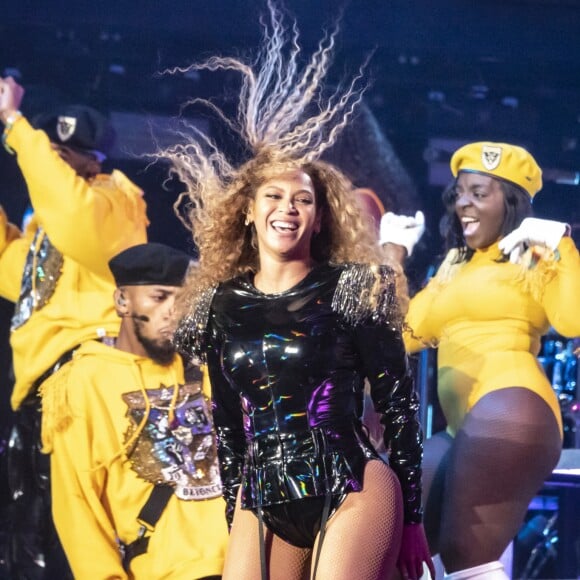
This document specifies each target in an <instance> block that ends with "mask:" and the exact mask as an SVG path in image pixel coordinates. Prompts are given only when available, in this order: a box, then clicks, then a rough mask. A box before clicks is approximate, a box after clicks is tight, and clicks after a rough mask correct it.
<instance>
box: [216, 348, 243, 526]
mask: <svg viewBox="0 0 580 580" xmlns="http://www.w3.org/2000/svg"><path fill="white" fill-rule="evenodd" d="M207 367H208V371H209V380H210V383H211V393H212V413H213V421H214V425H215V428H216V433H217V446H218V458H219V465H220V476H221V479H222V485H223V495H224V499H225V501H226V519H227V522H228V527H230V528H231V526H232V521H233V518H234V510H235V507H236V498H237V495H238V490H239V488H240V484H241V481H242V466H243V464H244V454H245V449H246V441H245V437H244V429H243V422H242V409H241V405H240V398H239V396H238V394H237V393H235V391H234V390H233V389H232V388H231V386H230V384H229V382H228V381H227V379H226V378H225V377H224V375H223V373H222V371H221V364H220V360H219V349H216V348H213V347H212V348H209V349H208V352H207Z"/></svg>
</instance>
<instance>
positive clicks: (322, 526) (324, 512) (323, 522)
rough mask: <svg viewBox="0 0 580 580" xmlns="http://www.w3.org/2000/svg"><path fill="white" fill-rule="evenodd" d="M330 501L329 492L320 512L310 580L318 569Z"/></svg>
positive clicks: (314, 576) (330, 495)
mask: <svg viewBox="0 0 580 580" xmlns="http://www.w3.org/2000/svg"><path fill="white" fill-rule="evenodd" d="M331 500H332V494H331V493H330V492H329V493H327V494H326V497H325V498H324V508H323V510H322V519H321V520H320V532H319V534H318V548H317V549H316V559H315V560H314V570H313V571H312V579H313V580H314V579H315V578H316V569H317V568H318V560H319V558H320V551H321V550H322V542H323V541H324V536H325V535H326V523H327V522H328V516H329V514H330V502H331Z"/></svg>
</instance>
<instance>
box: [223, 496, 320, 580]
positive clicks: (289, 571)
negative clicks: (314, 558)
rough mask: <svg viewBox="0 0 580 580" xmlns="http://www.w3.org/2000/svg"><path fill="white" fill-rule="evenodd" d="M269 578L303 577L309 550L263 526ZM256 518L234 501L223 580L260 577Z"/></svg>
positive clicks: (296, 579)
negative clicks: (234, 507)
mask: <svg viewBox="0 0 580 580" xmlns="http://www.w3.org/2000/svg"><path fill="white" fill-rule="evenodd" d="M264 540H265V545H266V561H267V566H268V579H269V580H307V579H308V576H309V575H310V572H309V571H310V555H311V553H312V550H310V549H308V548H297V547H296V546H293V545H292V544H289V543H288V542H285V541H284V540H282V539H281V538H279V537H278V536H276V535H275V534H273V533H272V532H271V531H270V530H268V529H267V528H266V527H265V526H264ZM260 566H261V563H260V536H259V524H258V518H257V517H256V515H255V514H254V513H253V512H252V511H250V510H243V509H241V507H240V498H239V496H238V500H237V502H236V509H235V512H234V520H233V525H232V530H231V534H230V541H229V545H228V552H227V555H226V563H225V566H224V572H223V576H222V578H223V580H258V579H259V578H261V567H260Z"/></svg>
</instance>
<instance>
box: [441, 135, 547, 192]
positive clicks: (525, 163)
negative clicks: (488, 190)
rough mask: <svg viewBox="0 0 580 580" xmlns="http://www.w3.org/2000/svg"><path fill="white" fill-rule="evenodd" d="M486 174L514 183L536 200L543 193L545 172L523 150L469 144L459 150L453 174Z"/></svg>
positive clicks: (483, 144) (510, 147)
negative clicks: (541, 190) (543, 173)
mask: <svg viewBox="0 0 580 580" xmlns="http://www.w3.org/2000/svg"><path fill="white" fill-rule="evenodd" d="M460 171H475V172H477V173H486V174H487V175H491V176H492V177H497V178H499V179H503V180H505V181H510V182H511V183H514V184H515V185H518V186H519V187H521V188H522V189H524V190H525V191H527V192H528V195H529V196H530V198H533V197H534V195H536V193H538V191H540V189H542V170H541V169H540V168H539V166H538V164H537V163H536V160H535V159H534V158H533V157H532V156H531V155H530V154H529V153H528V152H527V151H526V150H525V149H524V148H523V147H518V146H517V145H509V144H508V143H488V142H485V143H483V142H480V143H469V144H468V145H464V146H463V147H461V148H460V149H458V150H457V151H456V152H455V153H454V154H453V157H452V158H451V172H452V173H453V177H457V175H458V173H459V172H460Z"/></svg>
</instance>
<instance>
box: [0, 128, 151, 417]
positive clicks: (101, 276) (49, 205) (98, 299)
mask: <svg viewBox="0 0 580 580" xmlns="http://www.w3.org/2000/svg"><path fill="white" fill-rule="evenodd" d="M7 143H8V145H9V146H10V147H12V148H13V149H14V150H15V151H16V153H17V155H18V164H19V166H20V169H21V171H22V174H23V176H24V178H25V180H26V184H27V186H28V191H29V195H30V201H31V203H32V207H33V208H34V217H33V218H32V220H31V222H30V224H29V225H28V226H27V228H26V231H25V232H24V233H23V234H21V233H20V232H19V230H18V228H16V227H15V226H14V225H12V224H10V223H8V220H7V218H6V214H5V213H4V211H3V210H2V208H1V207H0V296H2V297H3V298H6V299H7V300H10V301H11V302H15V303H16V311H15V316H14V319H13V327H12V333H11V337H10V344H11V347H12V353H13V361H14V373H15V376H16V384H15V386H14V391H13V394H12V399H11V403H12V407H13V408H14V409H17V408H18V407H19V406H20V404H21V402H22V400H23V399H24V398H25V397H26V395H27V394H28V393H29V391H30V389H31V387H32V385H33V383H34V382H35V381H36V380H37V379H38V378H39V377H40V376H41V375H42V374H43V373H44V372H45V371H46V370H48V369H49V368H50V367H51V366H52V365H54V364H55V362H57V360H58V359H59V358H60V357H61V356H62V355H63V354H64V353H65V352H67V351H68V350H70V349H72V348H74V347H75V346H77V345H78V344H80V343H82V342H83V341H85V340H89V339H93V338H97V337H100V336H104V335H110V336H116V335H117V333H118V329H119V319H118V317H117V316H116V314H115V310H114V307H113V301H112V299H111V297H112V295H113V291H114V288H115V285H114V281H113V277H112V275H111V273H110V271H109V269H108V261H109V259H110V258H112V257H113V256H114V255H115V254H117V253H118V252H120V251H121V250H124V249H126V248H128V247H130V246H133V245H136V244H141V243H144V242H146V241H147V232H146V227H147V225H148V222H147V216H146V206H145V201H144V200H143V192H142V191H141V190H140V189H139V188H138V187H137V186H136V185H134V184H133V183H132V182H131V181H129V179H127V177H126V176H125V175H123V174H122V173H120V172H119V171H113V173H112V174H111V175H98V176H97V177H95V178H94V179H93V180H91V181H86V180H84V179H82V178H81V177H79V176H78V175H76V173H75V172H74V170H73V169H72V168H71V167H70V166H69V165H68V164H67V163H65V162H64V161H63V160H62V159H61V158H60V157H59V156H58V154H57V153H56V152H54V151H53V150H52V149H51V146H50V142H49V140H48V138H47V137H46V135H45V133H44V132H42V131H36V130H34V129H33V128H32V127H31V126H30V124H29V123H28V121H27V120H26V119H25V118H20V119H19V120H17V121H16V123H15V124H14V126H13V128H12V130H11V131H10V133H9V135H8V139H7ZM33 274H34V275H33Z"/></svg>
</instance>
